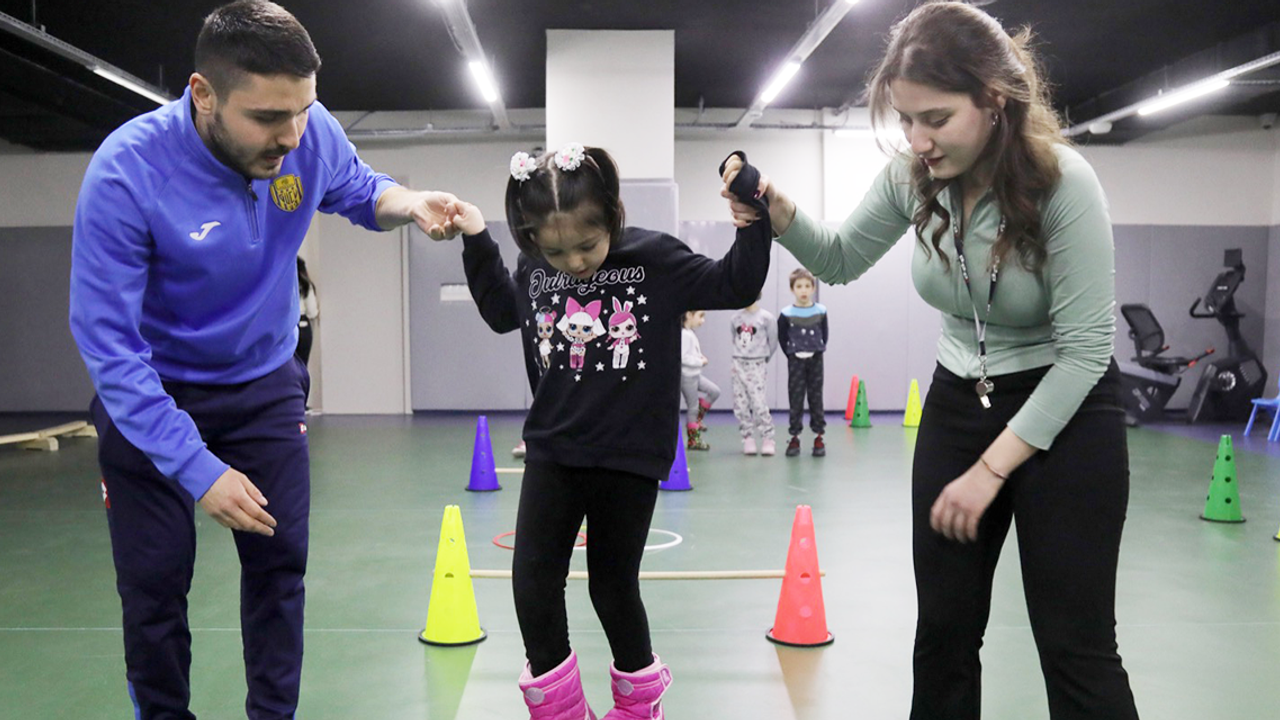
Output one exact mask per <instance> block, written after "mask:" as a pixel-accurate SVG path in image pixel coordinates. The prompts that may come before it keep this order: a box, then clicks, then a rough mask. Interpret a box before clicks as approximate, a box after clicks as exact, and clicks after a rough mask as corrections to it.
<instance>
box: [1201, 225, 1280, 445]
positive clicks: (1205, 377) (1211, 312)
mask: <svg viewBox="0 0 1280 720" xmlns="http://www.w3.org/2000/svg"><path fill="white" fill-rule="evenodd" d="M1222 264H1223V265H1225V266H1226V267H1227V269H1226V270H1224V271H1222V272H1221V273H1219V274H1218V277H1216V278H1214V280H1213V284H1212V285H1211V286H1209V291H1208V292H1207V293H1205V295H1204V297H1203V298H1196V301H1195V302H1194V303H1192V304H1191V309H1190V311H1189V314H1190V315H1191V317H1193V318H1202V319H1203V318H1213V319H1215V320H1217V321H1218V322H1219V323H1221V325H1222V327H1223V329H1225V330H1226V331H1227V343H1228V350H1227V356H1226V357H1224V358H1221V359H1219V360H1215V361H1213V362H1212V363H1209V364H1208V365H1206V366H1205V368H1204V373H1203V374H1202V375H1201V376H1200V381H1199V382H1198V383H1196V389H1195V392H1194V393H1192V395H1191V404H1190V405H1189V406H1188V407H1187V422H1192V423H1197V422H1215V421H1233V420H1238V421H1244V420H1248V418H1249V413H1250V411H1251V410H1252V409H1253V404H1252V400H1253V399H1254V398H1258V397H1262V392H1263V389H1264V388H1265V386H1266V384H1267V370H1266V368H1264V367H1263V366H1262V362H1261V361H1259V360H1258V354H1257V353H1255V352H1254V351H1253V348H1251V347H1249V343H1248V342H1246V341H1245V339H1244V336H1242V335H1241V334H1240V318H1242V317H1244V313H1241V312H1240V311H1238V310H1236V303H1235V294H1236V290H1237V289H1238V288H1239V287H1240V283H1242V282H1244V270H1245V267H1244V261H1243V259H1242V253H1241V251H1240V250H1239V249H1233V250H1227V251H1226V252H1225V253H1224V257H1223V261H1222ZM1200 307H1203V312H1196V310H1197V308H1200Z"/></svg>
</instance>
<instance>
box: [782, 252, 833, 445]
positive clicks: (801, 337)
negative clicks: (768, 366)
mask: <svg viewBox="0 0 1280 720" xmlns="http://www.w3.org/2000/svg"><path fill="white" fill-rule="evenodd" d="M816 290H817V281H815V280H814V279H813V273H811V272H809V271H808V270H805V269H804V268H802V267H801V268H796V269H795V270H793V271H791V294H792V295H794V296H795V299H796V301H795V304H794V305H788V306H786V307H784V308H782V312H780V313H778V344H779V345H781V346H782V352H783V354H785V355H786V356H787V399H788V400H789V401H790V403H791V427H790V428H788V430H789V431H790V433H791V442H789V443H787V457H795V456H796V455H799V454H800V432H801V431H803V430H804V398H805V395H806V394H807V395H808V396H809V427H810V428H812V429H813V433H814V435H816V436H817V437H815V438H814V439H813V454H814V455H815V456H817V457H822V456H823V455H826V454H827V447H826V445H825V444H823V442H822V433H823V432H825V431H826V429H827V419H826V416H824V415H823V414H822V374H823V371H822V354H823V353H824V352H826V349H827V308H826V307H824V306H823V305H822V303H815V302H814V301H813V295H814V291H816Z"/></svg>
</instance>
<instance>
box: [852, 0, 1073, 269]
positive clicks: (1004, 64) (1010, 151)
mask: <svg viewBox="0 0 1280 720" xmlns="http://www.w3.org/2000/svg"><path fill="white" fill-rule="evenodd" d="M1031 40H1032V34H1031V29H1030V28H1025V27H1024V28H1022V29H1021V30H1020V31H1019V32H1018V33H1017V34H1016V35H1014V36H1012V37H1011V36H1010V35H1009V34H1008V33H1007V32H1005V30H1004V28H1003V27H1001V26H1000V23H999V22H997V21H996V20H995V19H994V18H992V17H991V16H990V15H988V14H986V13H985V12H983V11H981V10H978V9H977V8H974V7H972V6H970V5H967V4H965V3H962V2H953V1H950V0H942V1H939V2H929V3H927V4H925V5H921V6H920V7H918V8H916V9H915V10H913V11H912V12H911V13H910V14H909V15H907V16H906V17H905V18H904V19H902V20H901V21H900V22H898V23H897V24H896V25H894V26H893V29H892V30H891V31H890V33H889V42H888V47H887V49H886V50H885V55H884V59H883V60H881V61H880V64H879V66H877V67H876V69H875V70H874V71H873V72H872V74H871V78H870V80H869V81H868V83H867V98H868V105H869V106H870V109H871V120H872V123H873V124H874V125H875V126H877V127H879V126H880V125H881V124H883V123H886V122H888V121H889V120H890V119H891V118H892V117H893V115H894V111H893V107H892V105H891V104H890V102H889V84H890V83H891V82H893V81H894V80H898V79H902V80H909V81H911V82H914V83H919V84H921V85H927V86H929V87H931V88H934V89H937V90H941V91H943V92H952V93H964V94H966V95H968V96H969V97H970V98H971V99H972V100H973V103H974V105H976V106H977V107H979V108H984V109H990V110H993V111H995V113H996V126H995V130H994V131H993V132H992V134H991V140H990V141H989V142H988V145H987V147H986V149H985V150H984V151H983V155H982V157H983V158H984V159H986V158H990V159H991V161H992V164H993V168H994V175H993V177H992V182H991V190H992V192H993V193H994V194H995V197H996V201H997V202H998V203H999V206H1000V211H1001V212H1002V213H1003V215H1004V219H1005V223H1006V226H1005V232H1004V233H1003V234H1002V235H1001V236H1000V238H999V239H998V240H997V241H996V244H995V246H994V247H993V248H992V255H993V256H994V257H998V258H1000V259H1001V260H1003V259H1005V258H1006V257H1007V255H1008V254H1009V251H1010V250H1012V251H1013V252H1014V254H1015V255H1016V256H1017V258H1018V261H1019V263H1020V264H1021V265H1022V267H1024V268H1026V269H1027V270H1030V271H1032V272H1036V271H1039V270H1040V268H1041V267H1043V265H1044V262H1045V259H1046V257H1047V255H1048V253H1047V251H1046V250H1045V243H1044V240H1043V239H1042V238H1041V237H1040V209H1039V203H1040V201H1041V200H1042V199H1043V198H1044V197H1045V195H1046V194H1047V193H1048V192H1049V191H1050V190H1051V189H1052V188H1053V186H1054V185H1055V184H1056V183H1057V181H1058V178H1059V177H1060V176H1061V171H1060V169H1059V167H1058V160H1057V157H1056V155H1055V154H1054V150H1053V148H1054V145H1057V144H1060V143H1065V142H1066V140H1065V139H1064V138H1063V137H1062V125H1061V123H1060V122H1059V120H1058V116H1057V114H1056V113H1055V112H1054V111H1053V107H1052V105H1050V103H1049V92H1048V88H1047V87H1046V86H1045V84H1044V83H1043V82H1042V81H1041V75H1042V71H1041V68H1040V65H1039V62H1038V60H1037V58H1036V56H1035V53H1034V52H1033V51H1032V49H1031ZM996 94H999V95H1003V96H1004V98H1005V104H1004V107H1003V108H1001V107H1000V106H999V104H998V103H997V102H996V101H995V96H996ZM950 182H951V181H950V180H935V179H934V178H932V177H931V176H930V175H929V170H928V168H927V167H926V166H925V164H924V162H922V161H921V160H920V159H919V158H913V160H912V162H911V184H912V186H913V187H914V188H915V191H916V193H917V195H918V196H919V198H920V200H921V202H920V206H919V207H918V208H917V209H916V212H915V215H914V217H912V221H913V222H914V224H915V229H916V237H917V238H918V239H919V241H920V244H921V245H922V246H923V247H924V248H925V251H926V252H928V251H929V245H928V244H927V243H926V241H925V231H926V229H927V228H928V226H929V223H930V221H931V220H932V219H933V217H934V216H937V217H939V218H940V219H941V220H942V223H941V225H939V226H938V227H937V228H936V229H935V230H934V232H933V237H932V239H931V240H932V245H933V249H934V250H935V251H937V253H938V256H939V257H940V258H941V259H942V262H943V264H944V265H946V266H948V267H950V262H949V260H948V258H947V256H946V254H945V253H943V252H942V248H941V240H942V236H943V235H944V234H945V233H946V229H947V227H948V226H949V225H950V224H951V213H950V211H949V210H948V209H947V208H946V207H945V206H944V205H943V204H942V203H941V202H939V200H938V195H939V194H940V193H941V192H942V190H943V189H944V188H946V187H947V185H948V184H950Z"/></svg>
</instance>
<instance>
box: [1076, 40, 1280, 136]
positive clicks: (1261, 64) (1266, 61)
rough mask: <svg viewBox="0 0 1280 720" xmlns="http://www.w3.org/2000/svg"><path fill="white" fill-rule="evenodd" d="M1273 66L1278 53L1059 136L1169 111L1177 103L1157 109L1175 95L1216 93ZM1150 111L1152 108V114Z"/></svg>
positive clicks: (1098, 118)
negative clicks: (1224, 83) (1252, 73)
mask: <svg viewBox="0 0 1280 720" xmlns="http://www.w3.org/2000/svg"><path fill="white" fill-rule="evenodd" d="M1272 65H1280V52H1274V53H1271V54H1270V55H1264V56H1263V57H1260V58H1258V59H1256V60H1251V61H1249V62H1247V63H1244V64H1243V65H1237V66H1235V67H1233V68H1230V69H1228V70H1223V71H1222V72H1220V73H1217V74H1215V75H1211V76H1209V77H1207V78H1205V79H1204V80H1200V81H1197V82H1194V83H1188V84H1186V85H1183V86H1182V87H1180V88H1178V89H1176V90H1172V91H1170V92H1167V93H1164V94H1162V95H1157V96H1155V97H1153V98H1147V99H1145V100H1141V101H1139V102H1136V103H1133V104H1131V105H1126V106H1125V107H1122V108H1120V109H1119V110H1114V111H1112V112H1109V113H1107V114H1105V115H1100V116H1098V117H1096V118H1093V119H1092V120H1086V121H1085V122H1081V123H1077V124H1075V125H1072V126H1071V127H1069V128H1066V129H1065V130H1063V131H1062V134H1063V135H1065V136H1067V137H1075V136H1077V135H1083V134H1085V133H1087V132H1089V126H1091V125H1095V126H1099V127H1105V123H1113V122H1115V121H1116V120H1123V119H1124V118H1127V117H1131V116H1133V115H1137V114H1148V113H1150V112H1157V111H1159V110H1162V109H1164V107H1171V106H1172V104H1177V103H1171V104H1169V105H1164V107H1160V106H1159V105H1161V104H1164V103H1166V102H1167V99H1172V97H1173V96H1174V95H1178V94H1180V93H1184V92H1189V91H1191V90H1193V89H1195V90H1204V89H1205V88H1208V90H1207V92H1212V91H1214V90H1218V89H1221V88H1223V87H1226V85H1223V84H1222V83H1223V82H1229V81H1230V80H1232V79H1234V78H1237V77H1240V76H1241V75H1247V74H1248V73H1251V72H1255V71H1257V70H1262V69H1264V68H1269V67H1271V66H1272ZM1191 97H1196V96H1195V95H1191V96H1187V97H1183V98H1182V99H1181V100H1180V101H1184V100H1189V99H1191ZM1150 108H1154V110H1152V109H1150ZM1143 110H1147V113H1144V112H1143Z"/></svg>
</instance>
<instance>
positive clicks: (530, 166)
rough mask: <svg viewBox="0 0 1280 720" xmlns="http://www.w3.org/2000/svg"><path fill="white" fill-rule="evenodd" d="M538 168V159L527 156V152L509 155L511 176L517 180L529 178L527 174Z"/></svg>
mask: <svg viewBox="0 0 1280 720" xmlns="http://www.w3.org/2000/svg"><path fill="white" fill-rule="evenodd" d="M537 169H538V161H537V160H534V159H533V158H532V157H530V156H529V153H527V152H518V153H516V154H515V155H512V156H511V177H513V178H515V179H516V180H517V181H519V182H524V181H525V180H528V179H529V176H530V175H532V174H533V173H534V171H536V170H537Z"/></svg>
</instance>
